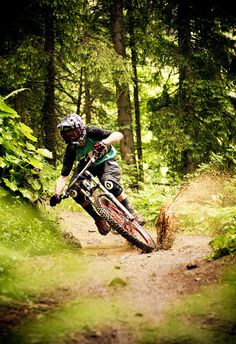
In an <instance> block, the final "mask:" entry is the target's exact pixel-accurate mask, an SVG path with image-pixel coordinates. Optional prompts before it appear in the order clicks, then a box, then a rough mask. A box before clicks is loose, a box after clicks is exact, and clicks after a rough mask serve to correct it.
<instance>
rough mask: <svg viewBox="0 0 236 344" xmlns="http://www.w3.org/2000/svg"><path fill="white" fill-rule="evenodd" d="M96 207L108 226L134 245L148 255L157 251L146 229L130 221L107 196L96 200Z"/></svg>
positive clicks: (101, 196)
mask: <svg viewBox="0 0 236 344" xmlns="http://www.w3.org/2000/svg"><path fill="white" fill-rule="evenodd" d="M95 206H96V209H97V212H98V213H99V214H100V215H101V216H102V217H103V218H104V219H105V220H106V221H107V222H108V224H109V225H110V226H111V227H112V228H113V229H114V230H115V231H116V232H118V233H119V234H120V235H122V237H124V238H125V239H126V240H127V241H128V242H130V243H131V244H132V245H134V246H136V247H138V248H139V249H141V250H142V251H143V252H146V253H149V252H152V251H153V250H155V248H156V245H155V243H154V241H153V239H152V238H151V236H150V235H149V234H148V233H147V232H146V231H145V229H144V228H143V227H141V226H140V225H139V224H138V223H137V222H136V221H130V220H128V219H127V215H126V214H124V213H123V212H122V211H121V210H120V209H119V208H118V207H117V206H116V205H115V204H114V203H113V201H112V200H111V199H110V198H109V197H108V196H107V195H100V196H99V197H98V198H97V199H96V204H95Z"/></svg>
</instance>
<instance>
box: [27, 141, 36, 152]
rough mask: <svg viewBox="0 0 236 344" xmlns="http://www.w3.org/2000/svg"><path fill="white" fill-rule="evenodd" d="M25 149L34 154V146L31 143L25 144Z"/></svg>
mask: <svg viewBox="0 0 236 344" xmlns="http://www.w3.org/2000/svg"><path fill="white" fill-rule="evenodd" d="M26 147H27V149H28V150H30V151H33V152H35V150H36V148H35V147H34V145H32V143H29V142H26Z"/></svg>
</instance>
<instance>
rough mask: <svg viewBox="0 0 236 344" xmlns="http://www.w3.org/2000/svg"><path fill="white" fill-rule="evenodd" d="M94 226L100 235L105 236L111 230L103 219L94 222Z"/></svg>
mask: <svg viewBox="0 0 236 344" xmlns="http://www.w3.org/2000/svg"><path fill="white" fill-rule="evenodd" d="M95 225H96V226H97V229H98V231H99V233H100V234H101V235H107V234H108V233H109V232H110V231H111V228H110V227H109V225H108V223H107V222H106V220H104V219H102V218H101V219H97V220H96V221H95Z"/></svg>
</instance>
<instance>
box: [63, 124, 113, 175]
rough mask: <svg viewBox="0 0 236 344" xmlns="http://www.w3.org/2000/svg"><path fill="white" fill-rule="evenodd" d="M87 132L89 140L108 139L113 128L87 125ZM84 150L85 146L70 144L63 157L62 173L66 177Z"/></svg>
mask: <svg viewBox="0 0 236 344" xmlns="http://www.w3.org/2000/svg"><path fill="white" fill-rule="evenodd" d="M86 133H87V141H90V142H91V141H94V142H99V141H102V140H104V139H106V138H107V137H108V136H110V134H111V133H112V131H111V130H105V129H102V128H99V127H96V126H93V125H91V126H87V127H86ZM85 147H86V146H85ZM83 150H84V148H82V149H80V148H78V147H76V145H73V144H68V145H67V147H66V150H65V154H64V159H63V166H62V170H61V175H62V176H64V177H66V176H68V175H69V174H70V172H71V170H72V168H73V164H74V162H75V161H76V160H77V158H78V156H79V155H80V153H81V152H82V151H83Z"/></svg>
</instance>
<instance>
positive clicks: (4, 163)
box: [0, 157, 7, 168]
mask: <svg viewBox="0 0 236 344" xmlns="http://www.w3.org/2000/svg"><path fill="white" fill-rule="evenodd" d="M6 166H7V161H6V160H5V159H4V158H1V157H0V167H1V168H4V167H6Z"/></svg>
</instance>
